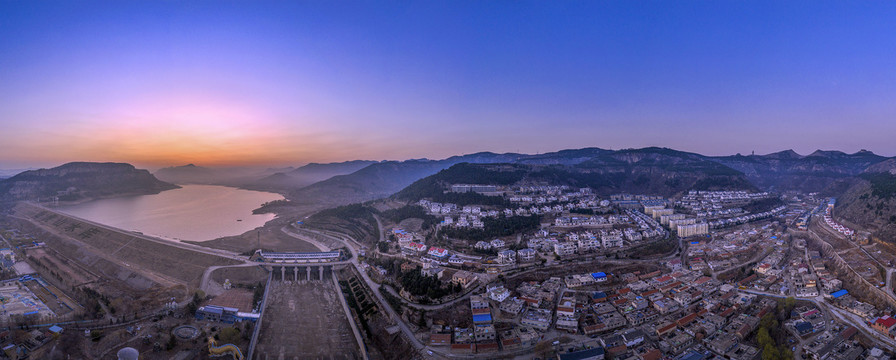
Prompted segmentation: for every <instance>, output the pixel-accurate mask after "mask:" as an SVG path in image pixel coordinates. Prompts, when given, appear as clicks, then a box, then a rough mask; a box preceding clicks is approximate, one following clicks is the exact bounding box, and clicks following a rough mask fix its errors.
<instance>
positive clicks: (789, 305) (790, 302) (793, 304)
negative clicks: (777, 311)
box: [784, 297, 796, 315]
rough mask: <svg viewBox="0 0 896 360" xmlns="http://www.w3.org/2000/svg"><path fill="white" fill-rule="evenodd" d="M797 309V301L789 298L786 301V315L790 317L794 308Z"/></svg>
mask: <svg viewBox="0 0 896 360" xmlns="http://www.w3.org/2000/svg"><path fill="white" fill-rule="evenodd" d="M794 307H796V299H794V298H793V297H787V298H786V299H784V314H785V315H790V312H791V311H793V308H794Z"/></svg>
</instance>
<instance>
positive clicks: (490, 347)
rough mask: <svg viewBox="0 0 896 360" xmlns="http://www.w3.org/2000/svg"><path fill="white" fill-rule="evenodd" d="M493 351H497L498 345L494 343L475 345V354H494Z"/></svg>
mask: <svg viewBox="0 0 896 360" xmlns="http://www.w3.org/2000/svg"><path fill="white" fill-rule="evenodd" d="M495 351H498V343H496V342H490V343H484V344H476V352H477V353H487V352H495Z"/></svg>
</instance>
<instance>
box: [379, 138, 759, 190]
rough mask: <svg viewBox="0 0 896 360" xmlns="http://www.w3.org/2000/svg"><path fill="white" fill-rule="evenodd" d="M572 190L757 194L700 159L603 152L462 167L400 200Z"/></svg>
mask: <svg viewBox="0 0 896 360" xmlns="http://www.w3.org/2000/svg"><path fill="white" fill-rule="evenodd" d="M464 183H466V184H486V185H568V186H571V187H590V188H592V189H594V190H595V191H597V192H598V193H599V194H603V195H609V194H615V193H622V192H628V193H639V194H654V195H663V196H670V195H674V194H679V193H682V192H685V191H687V190H691V189H696V190H756V187H755V186H753V185H752V184H750V182H749V181H747V180H746V178H745V177H744V175H743V174H742V173H740V172H738V171H736V170H733V169H731V168H728V167H726V166H724V165H721V164H718V163H716V162H713V161H709V160H706V159H705V158H704V157H702V156H701V155H697V154H692V153H686V152H680V151H675V150H671V149H662V148H646V149H636V150H619V151H603V152H600V153H599V154H597V155H596V156H593V157H591V158H589V159H588V160H585V161H581V162H576V163H572V164H568V165H567V164H563V163H555V164H527V163H525V162H523V163H517V164H469V163H461V164H457V165H454V166H452V167H450V168H448V169H445V170H442V171H440V172H438V173H437V174H435V175H432V176H429V177H426V178H423V179H421V180H418V181H416V182H414V183H413V184H411V185H410V186H408V187H407V188H405V189H402V190H401V191H399V192H398V193H396V194H395V197H396V198H397V199H400V200H409V201H416V200H419V199H422V198H439V197H440V194H441V193H442V192H443V191H444V190H446V189H447V188H448V186H449V185H451V184H464Z"/></svg>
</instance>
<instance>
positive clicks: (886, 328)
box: [871, 315, 896, 337]
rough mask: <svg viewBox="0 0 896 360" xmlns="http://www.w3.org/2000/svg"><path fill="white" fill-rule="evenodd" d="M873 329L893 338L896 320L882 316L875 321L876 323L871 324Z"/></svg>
mask: <svg viewBox="0 0 896 360" xmlns="http://www.w3.org/2000/svg"><path fill="white" fill-rule="evenodd" d="M871 327H873V328H874V330H877V331H878V332H880V333H882V334H885V335H887V336H889V337H893V335H894V330H896V318H894V317H892V316H890V315H884V316H881V317H879V318H877V319H874V322H872V323H871Z"/></svg>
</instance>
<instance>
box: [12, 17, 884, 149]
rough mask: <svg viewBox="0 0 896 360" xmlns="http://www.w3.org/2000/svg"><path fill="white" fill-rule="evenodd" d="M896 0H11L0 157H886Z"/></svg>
mask: <svg viewBox="0 0 896 360" xmlns="http://www.w3.org/2000/svg"><path fill="white" fill-rule="evenodd" d="M892 19H896V3H891V2H862V3H853V2H844V1H839V2H824V1H821V2H799V1H788V2H743V1H737V2H735V1H693V2H691V1H674V2H673V1H667V2H664V1H648V2H639V1H576V2H572V1H559V2H553V1H552V2H517V1H450V2H434V1H426V2H409V1H401V2H375V1H365V2H348V1H345V2H320V1H315V2H299V1H291V2H249V1H245V2H180V1H164V2H139V1H128V2H117V1H110V2H90V1H83V2H82V1H79V2H42V1H36V2H31V1H29V2H22V1H0V126H2V128H4V129H6V130H7V131H4V133H5V134H6V135H7V139H5V141H3V142H0V166H3V167H16V166H49V165H55V164H59V163H63V162H67V161H75V160H88V161H126V162H132V163H136V164H141V165H146V166H165V165H178V164H183V163H191V162H192V163H197V164H206V165H241V164H259V165H279V164H283V165H296V164H301V163H305V162H309V161H318V162H320V161H342V160H350V159H357V158H365V159H407V158H418V157H430V158H442V157H447V156H451V155H456V154H462V153H472V152H477V151H495V152H507V151H518V152H527V153H534V152H546V151H554V150H559V149H564V148H578V147H586V146H597V147H603V148H613V149H617V148H628V147H643V146H666V147H672V148H676V149H681V150H687V151H695V152H700V153H704V154H708V155H722V154H733V153H737V152H741V153H749V152H750V151H753V150H755V151H756V152H757V153H768V152H774V151H779V150H783V149H789V148H793V149H795V150H796V151H797V152H800V153H803V154H806V153H809V152H811V151H813V150H815V149H817V148H821V149H840V150H843V151H847V152H854V151H857V150H859V149H863V148H864V149H869V150H872V151H875V152H877V153H881V154H884V155H890V156H892V155H896V142H894V141H892V134H894V133H896V121H893V119H894V115H896V37H894V36H893V34H896V22H894V21H892Z"/></svg>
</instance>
